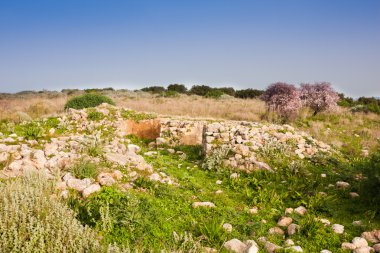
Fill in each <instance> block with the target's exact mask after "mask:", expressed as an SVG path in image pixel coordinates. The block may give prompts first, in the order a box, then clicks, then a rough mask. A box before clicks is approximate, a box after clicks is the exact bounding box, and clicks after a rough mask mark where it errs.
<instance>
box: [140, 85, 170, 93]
mask: <svg viewBox="0 0 380 253" xmlns="http://www.w3.org/2000/svg"><path fill="white" fill-rule="evenodd" d="M141 90H142V91H145V92H151V93H153V94H159V93H163V92H165V88H164V87H162V86H150V87H145V88H142V89H141Z"/></svg>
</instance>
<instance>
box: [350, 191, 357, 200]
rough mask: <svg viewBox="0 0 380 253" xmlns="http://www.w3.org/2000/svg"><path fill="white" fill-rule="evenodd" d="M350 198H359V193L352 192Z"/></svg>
mask: <svg viewBox="0 0 380 253" xmlns="http://www.w3.org/2000/svg"><path fill="white" fill-rule="evenodd" d="M350 197H351V198H353V199H354V198H358V197H359V194H358V193H357V192H350Z"/></svg>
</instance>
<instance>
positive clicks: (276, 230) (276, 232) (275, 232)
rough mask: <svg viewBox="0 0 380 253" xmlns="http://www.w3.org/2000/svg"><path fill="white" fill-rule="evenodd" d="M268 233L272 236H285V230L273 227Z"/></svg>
mask: <svg viewBox="0 0 380 253" xmlns="http://www.w3.org/2000/svg"><path fill="white" fill-rule="evenodd" d="M268 233H269V234H271V235H283V234H285V232H284V230H282V229H281V228H279V227H273V228H270V229H269V230H268Z"/></svg>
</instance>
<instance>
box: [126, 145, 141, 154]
mask: <svg viewBox="0 0 380 253" xmlns="http://www.w3.org/2000/svg"><path fill="white" fill-rule="evenodd" d="M128 151H129V152H131V153H135V154H138V153H139V152H140V151H141V148H140V147H139V146H137V145H135V144H128Z"/></svg>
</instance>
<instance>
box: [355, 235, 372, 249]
mask: <svg viewBox="0 0 380 253" xmlns="http://www.w3.org/2000/svg"><path fill="white" fill-rule="evenodd" d="M352 244H353V245H355V247H356V248H362V247H367V246H368V242H367V241H366V239H364V238H361V237H355V238H354V239H352Z"/></svg>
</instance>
